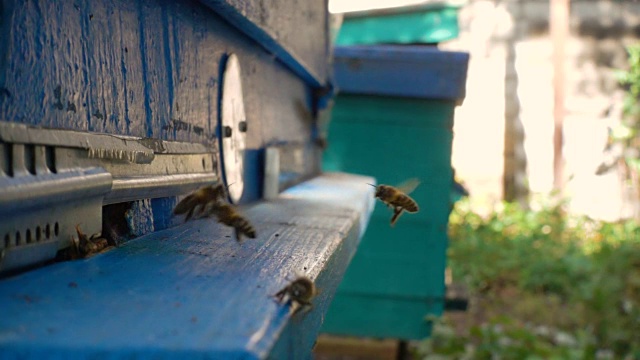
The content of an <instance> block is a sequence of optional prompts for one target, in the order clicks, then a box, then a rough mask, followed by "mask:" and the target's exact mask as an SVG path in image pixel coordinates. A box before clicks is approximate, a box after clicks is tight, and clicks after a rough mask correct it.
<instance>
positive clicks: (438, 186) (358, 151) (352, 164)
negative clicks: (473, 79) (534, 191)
mask: <svg viewBox="0 0 640 360" xmlns="http://www.w3.org/2000/svg"><path fill="white" fill-rule="evenodd" d="M467 63H468V54H466V53H459V52H444V51H439V50H437V49H436V48H433V47H422V46H402V47H398V46H375V47H338V48H337V49H336V51H335V65H334V66H335V79H336V83H337V85H338V87H339V89H340V92H339V94H338V96H337V97H336V100H335V106H334V109H333V114H332V119H331V123H330V127H329V130H328V143H329V147H328V149H327V151H326V152H325V154H324V160H323V166H324V170H327V171H336V170H339V171H348V172H353V173H360V174H367V175H371V176H374V177H375V178H377V179H378V181H379V182H380V183H383V184H388V185H397V184H399V183H401V182H403V181H404V180H407V179H409V178H418V179H419V180H420V181H421V184H420V186H419V187H418V188H417V189H416V190H415V191H414V192H412V193H411V197H413V198H414V199H415V200H416V201H417V202H418V204H419V205H420V211H419V212H418V213H415V214H405V215H403V216H401V217H400V219H399V220H398V222H397V224H396V225H395V227H391V226H390V223H389V222H390V218H391V216H392V212H391V211H390V209H389V208H387V207H386V206H384V205H383V204H382V203H380V202H379V203H378V205H377V206H376V209H375V211H374V213H373V215H372V217H371V221H370V224H369V227H368V229H367V232H366V234H365V236H364V238H363V240H362V243H361V245H360V247H359V248H358V251H357V253H356V255H355V257H354V259H353V261H352V263H351V265H350V266H349V268H348V270H347V273H346V275H345V278H344V280H343V282H342V284H341V285H340V288H339V290H338V293H337V295H336V298H335V300H334V302H333V303H332V305H331V308H330V310H329V313H328V315H327V317H326V319H325V323H324V325H323V326H324V327H323V331H324V332H326V333H331V334H340V335H355V336H367V337H392V338H399V339H420V338H424V337H426V336H428V335H429V331H430V325H429V322H428V321H426V320H425V316H427V315H430V314H434V315H438V314H441V313H442V311H443V307H444V293H445V285H444V270H445V263H446V249H447V222H448V216H449V211H450V201H451V200H450V197H449V194H450V189H451V186H452V173H451V146H452V139H453V119H454V110H455V107H456V105H457V104H459V102H460V101H461V100H462V99H463V98H464V89H465V86H464V84H465V80H466V72H467Z"/></svg>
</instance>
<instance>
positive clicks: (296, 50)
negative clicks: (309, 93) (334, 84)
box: [201, 0, 330, 87]
mask: <svg viewBox="0 0 640 360" xmlns="http://www.w3.org/2000/svg"><path fill="white" fill-rule="evenodd" d="M201 1H202V2H203V3H204V4H206V5H207V6H209V7H210V8H211V9H213V10H215V11H216V12H218V13H219V14H220V15H221V16H222V17H224V18H225V19H226V20H227V21H229V22H230V23H231V24H233V25H234V26H236V27H237V28H238V29H239V30H240V31H242V32H243V33H245V34H246V35H247V36H249V37H251V38H252V39H254V40H255V41H256V42H258V43H259V44H260V45H261V46H262V47H264V48H265V50H267V51H269V52H270V53H272V54H274V55H275V56H277V57H278V58H279V59H280V60H281V61H282V62H283V63H284V64H285V65H286V66H287V67H289V68H290V69H291V70H292V71H293V72H295V73H296V74H298V76H300V77H301V78H302V79H304V80H305V81H306V82H307V83H309V85H311V86H312V87H321V86H324V85H326V83H327V80H328V74H329V71H328V67H329V57H330V55H329V32H328V27H329V26H328V16H329V15H328V13H327V9H328V4H327V2H328V1H327V0H322V1H300V0H252V1H246V0H201Z"/></svg>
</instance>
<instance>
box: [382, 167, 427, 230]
mask: <svg viewBox="0 0 640 360" xmlns="http://www.w3.org/2000/svg"><path fill="white" fill-rule="evenodd" d="M369 185H371V186H373V187H375V188H376V193H375V195H374V196H375V197H376V198H378V199H380V200H381V201H382V202H383V203H385V204H386V205H387V206H389V207H391V208H393V216H392V217H391V226H394V225H395V224H396V221H398V218H399V217H400V215H402V212H403V211H406V212H408V213H415V212H418V210H419V207H418V203H417V202H416V201H415V200H413V199H412V198H411V197H410V196H409V195H408V194H409V193H411V192H412V191H413V190H414V189H415V188H416V187H418V185H420V180H418V179H415V178H412V179H409V180H407V181H405V182H403V183H402V184H400V185H398V187H393V186H391V185H378V186H375V185H373V184H369Z"/></svg>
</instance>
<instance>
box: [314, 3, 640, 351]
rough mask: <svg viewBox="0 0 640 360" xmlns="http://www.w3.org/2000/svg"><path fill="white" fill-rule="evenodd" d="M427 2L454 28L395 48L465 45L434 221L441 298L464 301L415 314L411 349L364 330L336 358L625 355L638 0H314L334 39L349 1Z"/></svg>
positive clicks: (636, 337)
mask: <svg viewBox="0 0 640 360" xmlns="http://www.w3.org/2000/svg"><path fill="white" fill-rule="evenodd" d="M443 3H446V4H454V5H455V6H460V7H459V8H458V14H457V15H458V19H457V21H458V29H459V33H457V34H456V35H455V36H453V37H450V38H448V39H446V40H445V41H441V42H438V43H437V44H425V43H412V44H409V45H412V46H437V48H438V49H439V50H442V51H461V52H467V53H469V54H470V60H469V67H468V74H467V81H466V96H465V98H464V101H463V103H462V104H461V105H460V106H457V107H456V110H455V123H454V127H453V131H454V137H453V153H452V159H451V160H452V165H453V167H454V168H455V171H456V173H455V174H456V180H457V181H458V182H459V183H461V184H463V185H464V187H466V189H467V190H468V191H469V193H470V195H469V197H468V198H467V199H465V200H462V201H459V202H458V203H457V204H456V206H455V207H454V208H453V211H452V213H451V216H450V218H449V225H448V226H449V230H448V233H449V242H448V251H447V271H446V274H447V275H446V286H447V297H450V296H453V295H451V294H450V290H452V289H453V290H456V289H458V290H459V289H462V293H465V291H466V295H464V296H463V297H466V299H468V301H469V303H468V304H469V307H468V308H467V309H466V311H464V312H450V311H447V310H445V313H444V315H443V316H442V317H437V316H434V317H429V316H426V317H425V319H426V320H425V321H429V322H431V323H432V324H433V325H434V328H433V333H432V334H431V335H430V337H429V338H428V339H426V340H424V341H422V342H416V343H414V353H413V355H411V354H409V355H407V352H406V351H405V352H403V351H402V342H400V345H398V344H397V343H394V342H393V341H391V342H386V343H385V342H383V341H378V340H372V339H369V340H367V341H368V342H361V343H359V344H360V345H357V346H360V350H358V351H360V352H358V351H355V352H352V353H351V355H350V356H351V357H348V356H347V357H339V358H341V359H364V358H377V359H390V358H394V356H397V357H396V358H405V359H407V358H418V359H422V358H424V359H495V358H504V359H524V358H541V359H547V358H557V359H638V358H640V307H639V305H638V304H640V265H639V264H640V226H639V225H638V218H639V217H640V191H639V188H640V187H639V184H640V178H639V174H640V150H639V149H640V135H639V133H638V129H640V107H639V106H638V98H639V97H640V41H638V40H639V38H640V3H638V2H637V1H622V0H572V1H569V0H519V1H515V0H514V1H499V0H494V1H492V0H468V1H463V2H442V1H349V0H331V1H330V2H329V10H330V12H331V13H332V26H333V30H334V36H336V34H337V29H338V28H339V27H340V24H341V23H343V22H344V21H345V20H346V19H349V17H350V16H351V17H352V18H353V14H354V13H356V14H358V16H359V17H363V16H373V15H372V14H375V13H376V12H377V13H378V14H381V13H384V14H397V13H398V11H400V9H404V10H403V11H409V12H411V11H418V10H417V9H419V8H420V7H421V6H425V5H427V4H443ZM422 9H423V10H424V8H422ZM443 21H444V20H443ZM369 25H370V24H369ZM433 26H436V27H437V26H438V22H437V21H436V22H434V23H433ZM343 28H344V27H343ZM371 32H372V33H373V32H374V31H371ZM363 37H366V36H363ZM372 38H373V36H372ZM338 39H339V37H338ZM372 43H373V42H372ZM403 45H406V44H403ZM398 46H402V45H398ZM372 76H375V75H372ZM338 96H339V95H338ZM338 101H339V98H338ZM427 206H429V205H427ZM405 226H406V225H405ZM418 232H419V231H418ZM420 236H423V237H424V238H425V241H427V238H428V236H426V235H420ZM390 237H393V236H390ZM388 240H390V241H393V242H394V243H396V244H405V245H407V242H406V239H401V238H398V239H395V238H394V239H388ZM366 241H367V238H366V236H365V241H364V244H363V245H361V248H365V247H366V246H367V245H368V244H367V243H366ZM403 241H404V242H403ZM398 246H400V245H398ZM407 246H408V245H407ZM359 251H361V252H362V251H363V250H360V249H359ZM418 252H419V251H418ZM358 255H359V254H357V256H358ZM391 261H393V260H391ZM381 263H382V261H381ZM425 266H426V265H425ZM380 268H381V271H384V270H382V269H383V266H380ZM371 281H372V282H375V280H371ZM419 286H422V285H421V284H419V285H416V287H419ZM445 309H446V307H445ZM396 311H397V313H400V312H401V311H400V310H399V309H396ZM388 340H389V339H387V340H386V341H388ZM404 345H405V346H406V343H405V344H404ZM357 346H356V347H357ZM394 346H395V348H394ZM369 347H377V348H376V349H377V350H373V351H370V352H368V353H367V355H364V356H362V353H366V351H365V350H362V349H367V348H369ZM326 348H327V347H325V349H326ZM385 349H387V350H385ZM389 349H393V350H389ZM405 350H406V348H405ZM385 351H386V352H385ZM358 354H360V356H358ZM389 354H391V355H389ZM398 354H400V355H398ZM367 356H368V357H367ZM403 356H404V357H403ZM411 356H413V357H411ZM320 359H324V358H322V357H321V358H320ZM330 359H333V358H330Z"/></svg>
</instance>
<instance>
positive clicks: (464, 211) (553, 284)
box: [419, 200, 640, 359]
mask: <svg viewBox="0 0 640 360" xmlns="http://www.w3.org/2000/svg"><path fill="white" fill-rule="evenodd" d="M532 208H533V209H534V210H523V209H521V208H520V207H519V206H518V205H515V204H503V205H501V206H500V207H499V209H497V210H495V211H494V212H493V213H492V214H490V215H488V216H481V215H479V214H477V213H475V212H474V211H472V209H471V207H470V204H469V202H468V201H466V200H465V201H462V202H459V203H458V204H457V205H456V207H455V209H454V211H453V213H452V214H451V217H450V238H451V241H450V250H449V265H450V268H451V270H452V274H453V279H454V282H458V283H460V282H461V283H464V284H466V285H467V286H468V287H469V290H470V292H471V299H470V309H469V311H468V312H467V313H464V314H458V315H456V314H455V313H452V314H447V315H446V316H445V317H444V318H443V319H439V320H436V321H435V324H434V325H435V326H434V332H433V336H432V338H431V339H429V340H427V341H425V342H423V343H422V344H421V345H420V348H419V352H420V353H421V354H422V356H424V357H425V358H427V359H464V358H467V359H609V358H611V359H626V358H629V359H638V358H640V225H639V224H637V223H636V222H634V221H625V222H618V223H606V222H601V221H596V220H592V219H588V218H585V217H575V216H570V215H567V214H566V213H565V212H564V210H563V203H562V202H555V203H553V202H552V203H549V204H546V205H537V206H535V205H534V206H532Z"/></svg>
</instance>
